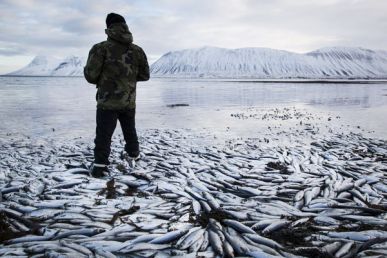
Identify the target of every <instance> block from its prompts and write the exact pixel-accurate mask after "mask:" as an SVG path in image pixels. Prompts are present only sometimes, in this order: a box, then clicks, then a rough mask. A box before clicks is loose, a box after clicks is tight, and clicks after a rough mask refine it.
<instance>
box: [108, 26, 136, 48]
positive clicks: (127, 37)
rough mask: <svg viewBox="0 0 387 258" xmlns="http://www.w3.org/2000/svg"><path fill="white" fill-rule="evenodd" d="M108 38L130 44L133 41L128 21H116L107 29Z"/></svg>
mask: <svg viewBox="0 0 387 258" xmlns="http://www.w3.org/2000/svg"><path fill="white" fill-rule="evenodd" d="M105 33H106V35H108V38H110V39H113V40H115V41H118V42H120V43H124V44H130V43H132V42H133V36H132V33H131V32H130V31H129V28H128V25H126V23H115V24H112V25H111V26H110V28H108V29H106V30H105Z"/></svg>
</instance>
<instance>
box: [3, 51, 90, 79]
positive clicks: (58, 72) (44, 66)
mask: <svg viewBox="0 0 387 258" xmlns="http://www.w3.org/2000/svg"><path fill="white" fill-rule="evenodd" d="M85 60H86V59H85V58H83V57H77V56H69V57H66V58H65V59H57V58H54V57H48V56H36V57H35V58H34V59H33V60H32V61H31V63H29V64H28V65H27V66H25V67H23V68H21V69H19V70H17V71H15V72H12V73H9V74H8V75H20V76H83V67H84V66H85Z"/></svg>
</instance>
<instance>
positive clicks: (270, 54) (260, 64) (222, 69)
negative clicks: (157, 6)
mask: <svg viewBox="0 0 387 258" xmlns="http://www.w3.org/2000/svg"><path fill="white" fill-rule="evenodd" d="M151 72H152V74H153V76H156V77H186V78H200V77H202V78H264V79H265V78H266V79H268V78H270V79H284V78H312V79H327V78H334V79H346V78H359V79H360V78H362V79H371V78H372V79H376V78H384V79H385V78H387V51H381V50H379V51H374V50H369V49H364V48H350V47H332V48H322V49H318V50H316V51H312V52H309V53H306V54H298V53H292V52H288V51H283V50H274V49H268V48H239V49H225V48H217V47H202V48H197V49H186V50H181V51H174V52H168V53H166V54H165V55H163V56H162V57H161V58H160V59H159V60H157V61H156V62H155V63H154V64H152V66H151Z"/></svg>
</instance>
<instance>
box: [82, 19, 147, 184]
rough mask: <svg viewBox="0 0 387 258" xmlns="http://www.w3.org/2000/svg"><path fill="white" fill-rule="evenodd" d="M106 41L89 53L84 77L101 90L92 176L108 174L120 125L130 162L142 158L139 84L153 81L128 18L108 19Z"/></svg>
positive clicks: (98, 96) (98, 95) (98, 100)
mask: <svg viewBox="0 0 387 258" xmlns="http://www.w3.org/2000/svg"><path fill="white" fill-rule="evenodd" d="M106 27H107V29H106V30H105V33H106V34H107V36H108V38H107V40H106V41H103V42H101V43H98V44H96V45H94V46H93V47H92V48H91V50H90V53H89V57H88V59H87V64H86V66H85V68H84V75H85V78H86V80H87V81H88V82H89V83H92V84H96V86H97V97H96V99H97V130H96V137H95V140H94V143H95V148H94V164H93V167H92V170H91V175H92V176H94V177H102V176H104V174H105V172H108V170H107V165H109V154H110V145H111V138H112V135H113V132H114V129H115V128H116V125H117V120H119V121H120V124H121V128H122V133H123V135H124V139H125V142H126V145H125V151H126V152H127V154H128V155H129V157H130V158H132V159H134V160H137V159H139V157H140V152H139V146H138V140H137V133H136V127H135V108H136V83H137V82H138V81H147V80H149V66H148V61H147V58H146V55H145V53H144V51H143V50H142V49H141V48H140V47H139V46H137V45H135V44H133V43H132V42H133V37H132V33H131V32H130V31H129V29H128V26H127V25H126V22H125V19H124V17H122V16H121V15H119V14H115V13H110V14H108V15H107V17H106Z"/></svg>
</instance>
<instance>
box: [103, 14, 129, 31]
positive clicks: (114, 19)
mask: <svg viewBox="0 0 387 258" xmlns="http://www.w3.org/2000/svg"><path fill="white" fill-rule="evenodd" d="M113 23H126V21H125V19H124V17H122V16H121V15H119V14H116V13H109V14H108V15H107V16H106V27H107V28H109V27H110V25H112V24H113Z"/></svg>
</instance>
